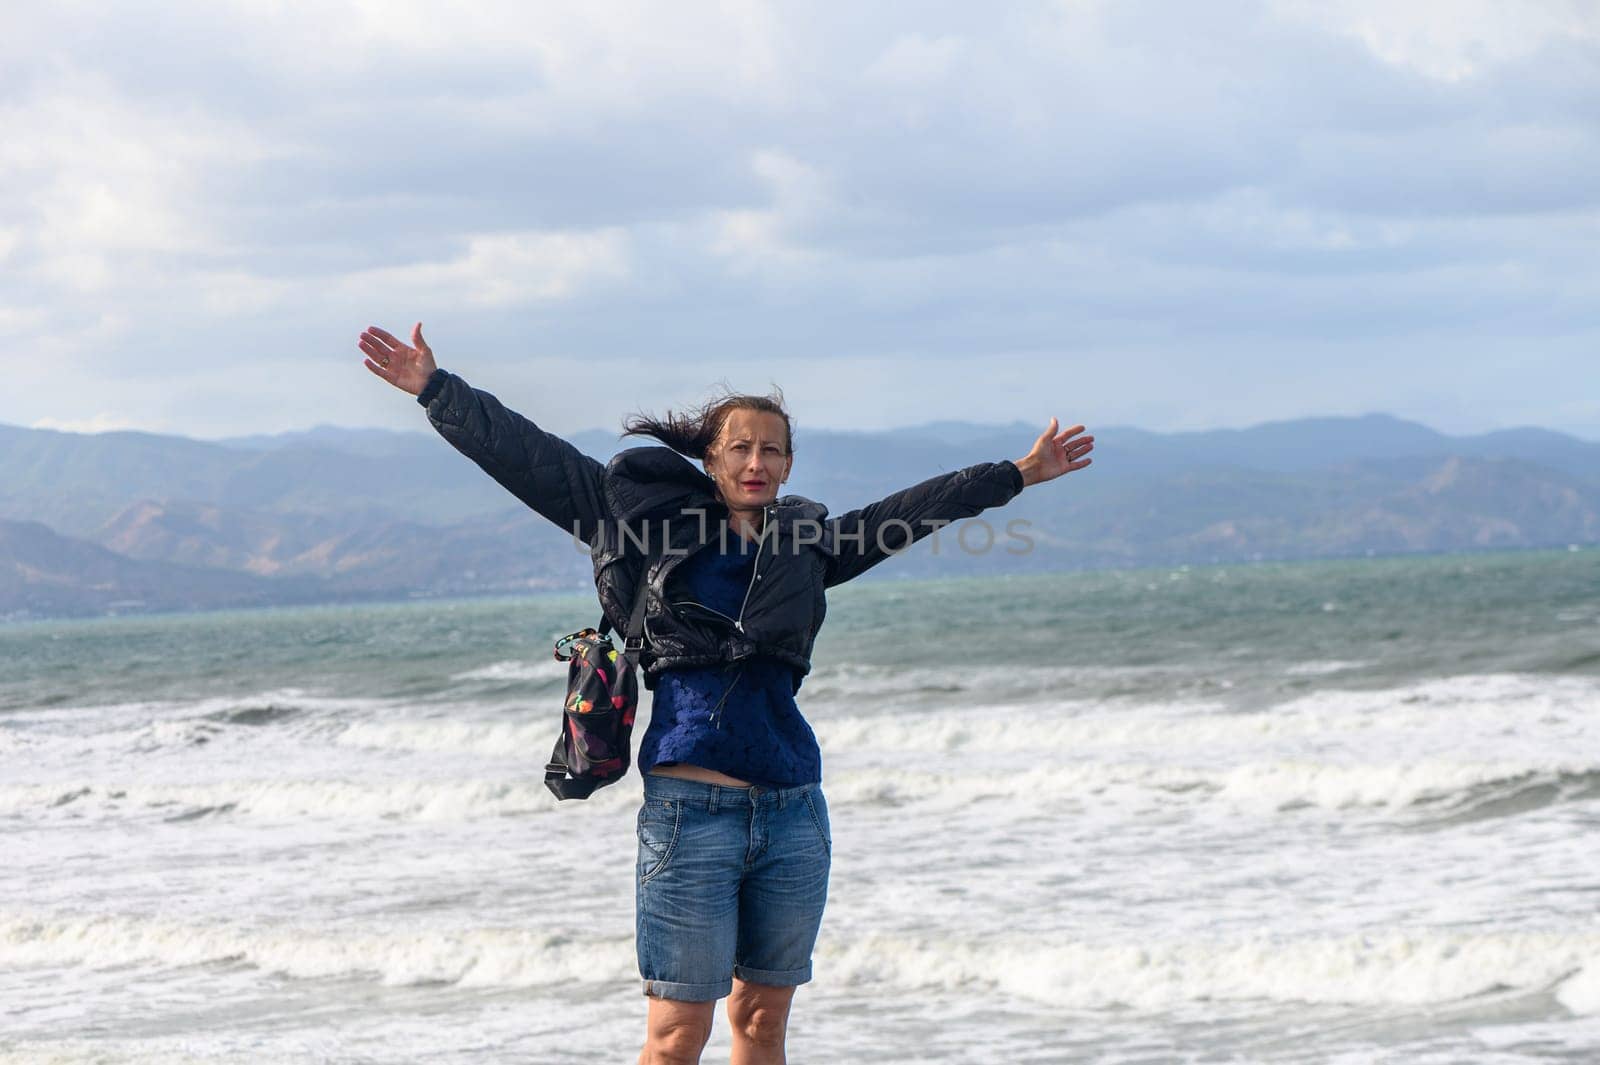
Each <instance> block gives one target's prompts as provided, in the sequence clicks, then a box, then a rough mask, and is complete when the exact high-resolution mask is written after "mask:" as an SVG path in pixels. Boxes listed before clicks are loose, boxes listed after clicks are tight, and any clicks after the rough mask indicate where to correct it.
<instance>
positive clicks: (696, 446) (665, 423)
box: [622, 383, 794, 459]
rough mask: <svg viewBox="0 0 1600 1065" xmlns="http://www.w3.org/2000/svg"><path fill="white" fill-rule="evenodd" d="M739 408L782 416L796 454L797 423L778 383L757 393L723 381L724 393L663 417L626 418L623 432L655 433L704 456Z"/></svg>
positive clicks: (667, 442)
mask: <svg viewBox="0 0 1600 1065" xmlns="http://www.w3.org/2000/svg"><path fill="white" fill-rule="evenodd" d="M736 410H753V411H762V412H765V413H767V414H776V415H777V416H778V417H780V418H782V419H783V435H784V438H785V439H786V440H787V441H788V445H789V447H788V451H787V452H786V454H789V455H793V454H794V425H793V424H792V423H791V422H790V419H789V412H788V411H787V410H785V409H784V406H783V389H781V388H779V387H778V386H777V385H773V386H772V392H771V393H770V394H768V395H765V396H756V395H749V394H746V393H742V392H735V391H733V390H732V389H731V388H729V387H728V386H727V384H726V383H724V384H723V391H722V394H721V395H719V396H717V397H715V398H713V399H709V400H707V401H706V402H704V403H702V404H701V405H700V406H698V407H691V408H689V409H688V410H687V411H684V412H681V413H674V412H672V411H670V410H669V411H667V413H666V416H665V417H663V418H654V417H651V416H649V415H646V414H635V415H633V416H631V417H628V418H625V419H624V420H623V422H622V435H623V436H634V435H639V436H653V437H655V438H656V439H657V440H659V441H661V442H662V443H663V444H665V445H667V446H668V447H670V448H671V449H672V450H674V451H676V452H678V453H680V454H683V455H688V456H689V457H690V458H694V459H704V458H705V457H706V452H708V451H709V450H710V449H711V445H712V444H713V443H715V442H716V439H717V436H718V434H720V433H721V432H722V426H723V423H725V422H726V421H727V420H728V415H729V413H731V412H732V411H736Z"/></svg>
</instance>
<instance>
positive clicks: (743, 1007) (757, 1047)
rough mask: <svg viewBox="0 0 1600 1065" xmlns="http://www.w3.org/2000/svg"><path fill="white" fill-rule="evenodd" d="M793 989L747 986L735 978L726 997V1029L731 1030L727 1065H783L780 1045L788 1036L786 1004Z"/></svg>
mask: <svg viewBox="0 0 1600 1065" xmlns="http://www.w3.org/2000/svg"><path fill="white" fill-rule="evenodd" d="M793 1001H794V988H792V987H772V986H770V985H768V984H750V983H746V982H745V981H743V980H740V979H739V978H738V977H734V980H733V994H731V995H729V996H728V1025H729V1027H730V1028H732V1030H733V1056H732V1058H730V1063H731V1065H784V1060H785V1059H784V1056H783V1041H784V1038H785V1037H786V1036H787V1035H788V1033H789V1004H790V1003H791V1002H793Z"/></svg>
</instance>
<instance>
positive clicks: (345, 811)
mask: <svg viewBox="0 0 1600 1065" xmlns="http://www.w3.org/2000/svg"><path fill="white" fill-rule="evenodd" d="M554 804H555V799H554V798H553V797H552V796H551V795H550V793H549V791H548V790H547V789H546V788H545V786H544V782H543V780H542V779H540V780H538V781H537V782H535V781H532V780H515V781H505V780H444V781H430V780H391V781H377V782H370V781H369V782H355V781H348V780H293V779H282V780H228V781H222V782H216V783H192V784H155V783H142V782H126V783H106V782H103V781H95V782H94V783H93V784H89V783H83V784H77V785H73V784H17V785H0V814H15V813H40V814H43V813H50V812H59V813H63V814H66V815H68V816H73V817H85V816H87V817H101V818H109V819H118V818H125V817H127V816H129V813H130V812H135V811H144V812H145V813H146V814H154V815H156V816H159V817H164V818H173V817H178V816H198V815H204V814H211V815H214V816H232V817H237V816H244V815H249V816H255V817H261V818H268V819H281V818H317V819H323V820H342V819H368V818H393V819H400V820H406V821H452V820H464V819H469V818H479V817H502V816H508V815H525V814H533V813H544V812H547V811H549V810H550V809H552V808H553V806H554Z"/></svg>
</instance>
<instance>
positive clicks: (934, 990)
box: [0, 547, 1600, 1065]
mask: <svg viewBox="0 0 1600 1065" xmlns="http://www.w3.org/2000/svg"><path fill="white" fill-rule="evenodd" d="M893 564H894V563H893V561H892V560H891V561H889V562H887V563H885V567H892V566H893ZM884 572H885V573H886V574H887V573H889V572H890V571H889V570H888V569H887V568H886V569H885V570H884ZM596 620H598V613H597V610H596V607H595V602H594V599H593V597H592V595H588V596H583V595H570V596H554V597H549V596H547V597H522V598H498V599H477V600H429V601H410V602H404V603H396V604H389V605H370V604H369V605H360V606H318V607H311V608H300V607H297V608H282V609H262V610H249V611H237V612H221V613H195V614H183V615H166V616H138V617H135V616H124V617H109V618H100V619H91V620H71V621H31V622H18V623H11V624H7V625H3V626H0V667H3V668H0V1062H4V1063H6V1065H45V1063H49V1065H90V1063H95V1065H101V1063H104V1065H113V1063H130V1065H131V1063H160V1065H191V1063H193V1065H199V1063H205V1065H212V1063H224V1062H226V1063H252V1065H256V1063H273V1062H294V1063H301V1062H338V1063H357V1062H374V1063H376V1062H424V1061H425V1062H430V1063H435V1065H458V1063H459V1065H468V1063H471V1065H478V1063H490V1062H493V1063H510V1062H528V1063H561V1062H574V1063H576V1062H584V1063H590V1062H602V1061H608V1062H632V1061H634V1060H635V1059H636V1057H637V1054H638V1051H639V1047H640V1045H641V1043H642V1040H643V1035H644V1018H645V1012H646V1000H645V998H644V996H643V995H642V993H641V983H640V980H639V976H638V971H637V968H636V963H635V958H634V942H633V930H634V915H633V895H634V863H635V858H636V843H635V836H634V831H635V814H636V812H637V808H638V804H639V801H640V794H641V792H640V778H639V776H638V773H637V769H635V770H634V772H633V773H632V774H631V775H630V776H629V777H628V779H627V780H625V781H623V782H621V783H618V784H616V785H613V786H611V787H608V788H605V789H603V790H601V791H600V792H597V793H596V794H595V796H594V797H593V798H591V799H589V800H587V801H584V802H575V801H574V802H566V803H558V802H557V801H556V800H555V798H554V797H553V796H552V795H551V794H550V793H549V792H548V791H547V790H546V788H545V786H544V783H543V778H542V770H543V765H544V763H545V761H546V759H547V758H548V757H549V754H550V749H551V746H552V744H553V742H554V738H555V735H556V732H557V729H558V728H559V718H560V703H561V696H562V693H563V690H564V683H565V670H566V666H564V665H563V664H562V663H560V662H557V661H555V660H554V658H553V655H552V650H553V643H554V640H555V638H556V637H558V636H561V635H563V634H564V633H568V632H571V631H573V630H575V629H578V628H581V627H582V626H584V625H588V624H593V623H594V622H595V621H596ZM648 698H649V697H648V695H646V696H645V698H644V704H643V706H642V708H641V719H640V721H639V724H638V730H639V731H636V734H635V737H636V739H637V737H638V736H639V735H641V734H642V729H643V728H644V727H645V725H646V724H647V720H648ZM798 701H799V703H800V706H801V708H802V710H803V711H804V712H805V713H806V715H807V717H808V719H809V720H810V721H811V722H812V724H813V726H814V728H815V730H816V733H817V736H818V738H819V740H820V742H821V746H822V751H823V788H824V792H825V794H826V795H827V798H828V802H829V806H830V809H831V820H832V827H833V836H834V857H833V870H832V881H831V887H830V893H829V902H828V909H827V912H826V915H825V917H824V919H823V925H822V931H821V935H820V939H819V942H818V944H817V947H816V953H815V957H814V965H815V978H814V979H813V981H812V982H811V983H809V984H807V985H805V986H804V987H802V988H801V989H800V991H799V993H798V994H797V995H796V997H795V1002H794V1008H793V1013H792V1016H791V1020H790V1028H789V1043H788V1047H789V1060H790V1061H792V1062H797V1063H808V1062H820V1063H855V1062H863V1063H865V1062H874V1063H876V1062H907V1063H909V1062H961V1063H990V1062H993V1063H1008V1065H1009V1063H1023V1062H1039V1063H1043V1062H1095V1063H1108V1065H1111V1063H1115V1065H1133V1063H1158V1062H1159V1063H1167V1062H1284V1063H1289V1062H1295V1063H1300V1062H1306V1063H1310V1062H1317V1063H1324V1062H1327V1063H1338V1065H1357V1063H1362V1065H1365V1063H1396V1065H1399V1063H1405V1065H1446V1063H1463V1065H1468V1063H1470V1065H1517V1063H1524V1062H1584V1063H1594V1062H1597V1061H1600V550H1597V549H1595V548H1593V547H1587V548H1583V549H1576V548H1574V549H1570V550H1562V551H1553V552H1536V553H1509V554H1470V555H1455V556H1433V557H1404V558H1379V559H1360V560H1348V561H1326V562H1308V563H1272V562H1266V563H1256V564H1244V565H1237V566H1213V567H1194V568H1189V567H1178V568H1162V569H1141V570H1127V571H1118V572H1078V573H1061V574H1051V575H1027V576H1008V577H995V578H970V579H966V578H964V579H948V580H917V581H907V580H895V579H883V580H879V581H861V582H856V583H854V584H851V585H846V586H843V587H840V588H837V589H834V590H833V591H831V592H830V595H829V614H828V621H827V624H826V625H825V626H824V628H823V631H822V634H821V636H820V638H819V639H818V642H817V645H816V652H815V657H814V669H813V671H812V673H811V674H810V675H809V676H808V677H807V678H806V680H805V683H804V685H803V687H802V688H801V690H800V693H799V696H798ZM728 1053H729V1040H728V1027H727V1020H726V1015H725V1014H723V1013H721V1012H720V1011H719V1013H718V1016H717V1021H716V1027H715V1030H714V1032H713V1035H712V1039H711V1043H710V1045H709V1047H708V1049H707V1051H706V1055H705V1058H704V1059H703V1060H705V1061H707V1062H716V1061H727V1060H728Z"/></svg>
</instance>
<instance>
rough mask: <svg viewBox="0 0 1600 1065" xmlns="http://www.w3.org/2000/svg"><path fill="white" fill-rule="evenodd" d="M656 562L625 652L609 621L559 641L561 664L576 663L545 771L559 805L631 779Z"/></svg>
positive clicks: (644, 578)
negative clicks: (619, 647) (646, 603)
mask: <svg viewBox="0 0 1600 1065" xmlns="http://www.w3.org/2000/svg"><path fill="white" fill-rule="evenodd" d="M655 557H656V556H655V553H654V552H652V553H651V555H650V557H649V558H648V559H646V561H645V565H644V567H643V568H642V569H641V570H640V571H639V582H638V583H639V587H638V589H637V590H636V592H635V593H634V599H633V614H632V616H631V617H630V618H629V619H628V631H627V633H626V634H625V635H624V637H623V643H622V650H621V652H618V650H617V649H616V647H614V646H613V645H612V643H611V637H610V635H609V634H608V633H609V631H610V628H611V623H610V622H609V621H608V620H607V619H606V618H605V617H604V615H602V616H601V618H600V627H599V628H598V629H589V628H586V629H579V630H578V631H577V632H572V633H568V634H567V635H565V636H563V637H561V638H560V639H559V640H557V641H556V646H555V657H556V661H558V662H569V663H571V664H570V665H569V666H568V668H567V698H566V703H565V705H564V706H563V707H562V710H561V736H560V737H559V738H558V739H557V740H556V746H555V750H554V751H553V752H552V753H551V755H550V761H549V763H548V764H547V765H546V766H545V767H544V783H545V786H546V787H547V788H549V789H550V791H551V792H552V793H553V794H554V795H555V797H556V798H557V799H587V798H588V797H589V796H590V795H592V794H594V791H595V789H596V788H603V787H605V786H606V785H607V784H612V783H615V782H616V781H618V780H621V779H622V778H623V777H624V776H626V775H627V773H628V766H629V763H630V761H631V759H632V745H633V718H634V715H635V713H636V712H637V711H638V708H639V680H638V677H637V676H636V675H635V673H634V667H635V666H636V665H638V663H639V652H640V651H641V650H643V648H644V640H643V632H644V601H645V588H646V585H647V584H648V579H649V573H650V562H651V561H652V560H654V558H655ZM563 652H564V653H563Z"/></svg>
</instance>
